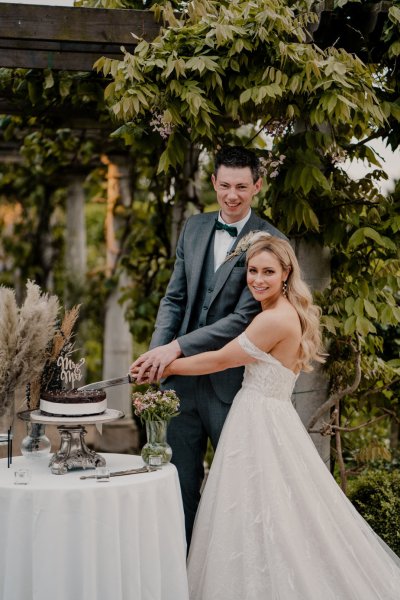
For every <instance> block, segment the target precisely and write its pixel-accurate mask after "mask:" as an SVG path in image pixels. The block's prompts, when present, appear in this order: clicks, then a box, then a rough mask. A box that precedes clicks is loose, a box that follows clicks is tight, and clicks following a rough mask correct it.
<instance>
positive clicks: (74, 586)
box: [0, 454, 188, 600]
mask: <svg viewBox="0 0 400 600" xmlns="http://www.w3.org/2000/svg"><path fill="white" fill-rule="evenodd" d="M103 456H104V457H105V459H106V461H107V466H108V467H110V469H111V470H112V471H116V470H121V469H127V468H132V467H138V466H142V465H143V463H142V460H141V458H140V457H138V456H129V455H123V454H104V455H103ZM47 463H48V461H47V460H45V461H43V459H30V460H27V459H26V458H24V457H17V458H14V459H13V463H12V466H11V467H10V468H9V469H7V460H1V461H0V545H1V546H0V599H1V600H187V599H188V591H187V580H186V564H185V563H186V543H185V534H184V520H183V509H182V503H181V496H180V490H179V482H178V477H177V473H176V469H175V467H174V466H172V465H167V466H165V467H163V468H162V469H161V470H160V471H157V472H154V473H145V474H140V475H129V476H124V477H113V478H111V479H110V481H109V482H106V483H99V482H97V481H96V480H93V479H88V480H80V479H79V477H80V475H82V474H91V473H94V471H92V470H88V471H82V470H76V471H71V472H69V473H67V474H66V475H53V474H52V473H51V472H50V469H49V468H48V466H47ZM23 467H28V468H30V469H31V473H32V479H31V482H30V484H28V485H26V486H25V485H15V484H14V470H15V469H19V468H23Z"/></svg>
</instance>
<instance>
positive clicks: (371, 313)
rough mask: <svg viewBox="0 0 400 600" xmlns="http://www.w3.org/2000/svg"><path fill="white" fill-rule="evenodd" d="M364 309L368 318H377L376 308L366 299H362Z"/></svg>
mask: <svg viewBox="0 0 400 600" xmlns="http://www.w3.org/2000/svg"><path fill="white" fill-rule="evenodd" d="M364 308H365V312H366V313H367V315H368V316H369V317H371V318H372V319H377V318H378V311H377V310H376V308H375V306H374V305H373V304H372V302H370V301H369V300H367V299H366V298H365V299H364Z"/></svg>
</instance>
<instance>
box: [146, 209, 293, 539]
mask: <svg viewBox="0 0 400 600" xmlns="http://www.w3.org/2000/svg"><path fill="white" fill-rule="evenodd" d="M217 217H218V212H213V213H203V214H199V215H194V216H193V217H190V218H189V219H188V221H187V222H186V224H185V226H184V229H183V231H182V233H181V235H180V238H179V241H178V246H177V251H176V261H175V267H174V271H173V274H172V276H171V279H170V282H169V284H168V287H167V291H166V294H165V297H164V298H163V299H162V301H161V303H160V307H159V311H158V315H157V320H156V324H155V331H154V334H153V337H152V340H151V344H150V348H154V347H156V346H161V345H163V344H168V343H169V342H171V341H172V340H174V339H177V341H178V343H179V346H180V348H181V350H182V354H183V355H184V356H191V355H193V354H198V353H199V352H204V351H207V350H217V349H219V348H221V347H222V346H224V345H225V344H226V343H227V342H229V341H230V340H232V339H234V338H235V337H237V336H238V335H239V334H240V333H242V331H244V329H245V328H246V327H247V325H248V324H249V322H250V321H251V320H252V319H253V317H254V316H255V315H256V314H257V313H258V312H260V304H259V303H258V302H256V301H255V300H254V299H253V297H252V296H251V294H250V292H249V290H248V288H247V286H246V265H245V253H242V254H239V255H238V256H235V257H234V258H232V259H230V260H228V261H226V262H224V263H223V264H222V265H221V266H220V267H219V268H218V269H217V271H216V272H214V251H213V247H214V226H215V219H216V218H217ZM260 230H261V231H267V232H268V233H270V234H272V235H276V236H279V237H283V238H284V237H285V236H284V235H283V234H282V233H280V232H279V231H278V230H277V229H276V228H275V227H273V226H272V225H271V224H269V223H267V222H266V221H263V220H262V219H260V218H259V217H257V216H256V215H255V214H254V213H253V212H252V213H251V216H250V218H249V220H248V221H247V223H246V224H245V225H244V227H243V229H242V231H241V232H240V234H239V236H238V237H237V239H236V242H235V243H234V246H233V248H232V249H231V251H232V250H234V249H235V247H236V246H237V244H238V243H240V240H241V239H242V238H243V237H244V236H245V235H246V234H247V233H249V232H250V231H260ZM242 378H243V368H235V369H228V370H226V371H223V372H220V373H214V374H211V375H202V376H198V377H180V376H173V377H169V378H168V379H166V380H164V382H163V387H164V388H172V389H175V390H176V392H177V394H178V396H179V398H180V401H181V413H180V415H179V416H178V417H175V418H173V419H172V420H171V423H170V425H169V428H168V441H169V443H170V444H171V446H172V450H173V459H172V461H173V462H174V464H175V465H176V466H177V469H178V472H179V479H180V483H181V489H182V497H183V503H184V508H185V519H186V532H187V536H188V542H189V541H190V537H191V531H192V527H193V521H194V517H195V514H196V510H197V505H198V502H199V499H200V486H201V481H202V478H203V474H204V473H203V457H204V451H205V449H206V445H207V438H208V437H210V439H211V442H212V444H213V446H214V448H215V447H216V445H217V442H218V439H219V435H220V433H221V429H222V426H223V424H224V420H225V418H226V415H227V413H228V411H229V408H230V405H231V403H232V400H233V398H234V396H235V394H236V393H237V391H238V390H239V388H240V386H241V383H242Z"/></svg>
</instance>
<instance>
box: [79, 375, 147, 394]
mask: <svg viewBox="0 0 400 600" xmlns="http://www.w3.org/2000/svg"><path fill="white" fill-rule="evenodd" d="M125 383H135V378H134V377H133V375H131V374H130V373H128V375H125V377H117V378H115V379H104V380H103V381H95V382H94V383H88V384H87V385H82V386H81V387H79V388H78V392H81V391H82V390H102V389H103V388H107V387H112V386H114V385H124V384H125Z"/></svg>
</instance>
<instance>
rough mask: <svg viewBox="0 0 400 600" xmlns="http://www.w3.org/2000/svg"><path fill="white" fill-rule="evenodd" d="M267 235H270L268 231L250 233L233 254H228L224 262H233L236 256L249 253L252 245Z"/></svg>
mask: <svg viewBox="0 0 400 600" xmlns="http://www.w3.org/2000/svg"><path fill="white" fill-rule="evenodd" d="M265 235H270V234H269V233H268V232H267V231H250V232H249V233H247V234H246V235H245V236H244V237H243V238H242V239H241V240H240V241H239V243H238V245H237V246H236V248H235V249H234V250H233V251H232V252H230V253H229V254H227V256H226V258H225V260H224V262H226V261H227V260H231V259H232V258H235V256H239V255H240V254H242V253H244V252H247V250H248V249H249V248H250V246H251V244H253V243H254V242H256V241H257V239H258V238H259V237H263V236H265Z"/></svg>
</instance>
